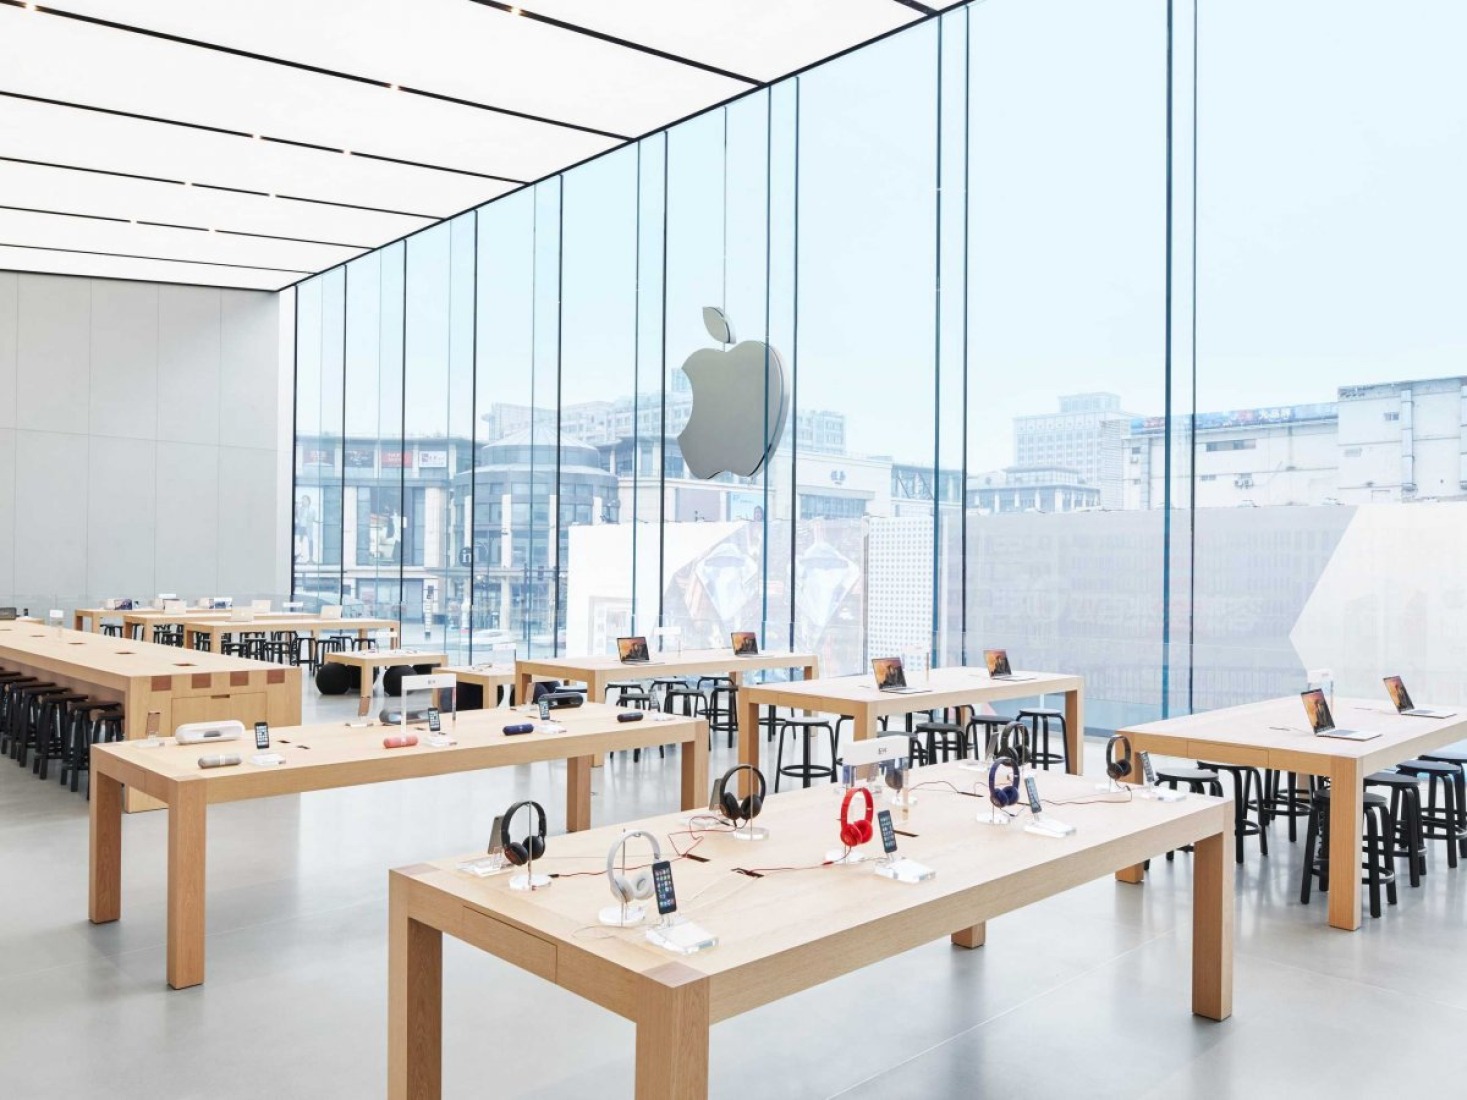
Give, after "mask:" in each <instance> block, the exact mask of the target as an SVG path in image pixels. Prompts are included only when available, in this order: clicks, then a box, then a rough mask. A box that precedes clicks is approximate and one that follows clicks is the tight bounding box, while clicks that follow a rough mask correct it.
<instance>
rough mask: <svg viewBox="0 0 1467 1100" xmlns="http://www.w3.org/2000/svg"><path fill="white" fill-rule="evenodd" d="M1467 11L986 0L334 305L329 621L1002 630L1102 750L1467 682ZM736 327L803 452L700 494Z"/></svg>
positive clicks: (560, 631)
mask: <svg viewBox="0 0 1467 1100" xmlns="http://www.w3.org/2000/svg"><path fill="white" fill-rule="evenodd" d="M1464 21H1467V15H1463V14H1462V13H1461V12H1459V11H1458V10H1457V8H1456V7H1455V6H1454V5H1452V4H1450V3H1448V2H1447V0H1422V2H1421V3H1418V4H1413V5H1410V6H1409V11H1403V12H1401V13H1398V16H1397V17H1395V18H1393V19H1392V21H1391V22H1390V25H1389V26H1383V25H1381V24H1380V22H1379V20H1378V19H1376V18H1374V16H1373V14H1372V9H1370V8H1369V7H1367V6H1364V5H1360V6H1358V7H1357V6H1352V5H1346V6H1343V7H1341V6H1340V5H1338V4H1329V5H1326V4H1325V3H1324V0H1306V2H1303V3H1300V4H1296V5H1293V6H1292V7H1291V8H1290V10H1289V11H1287V12H1282V11H1280V10H1279V9H1278V7H1277V5H1270V4H1265V3H1263V0H1242V2H1239V0H1233V2H1230V3H1226V4H1224V3H1220V2H1217V0H1145V2H1141V3H1135V2H1131V0H988V2H987V3H983V4H979V5H973V6H968V7H960V8H955V9H953V10H951V11H949V12H947V13H945V14H943V15H942V16H940V17H937V18H932V19H926V20H923V21H921V22H919V23H917V24H916V25H914V26H912V27H911V28H909V29H907V30H905V31H903V32H901V33H899V34H896V35H892V36H890V37H888V38H886V39H884V40H882V41H881V42H878V43H875V44H873V45H872V46H870V47H867V48H865V49H863V50H859V51H856V52H854V53H852V54H849V55H846V56H843V57H840V58H837V59H834V60H832V61H831V62H829V63H827V64H824V65H821V66H818V67H816V68H814V69H811V70H808V71H806V72H804V73H802V74H800V75H799V76H798V77H793V78H790V79H787V80H785V81H782V82H780V83H778V84H776V85H773V86H771V87H769V88H764V89H759V90H757V91H755V92H753V93H750V94H749V95H747V96H745V97H743V98H741V99H739V100H736V101H734V102H732V103H730V104H728V105H726V106H724V107H721V108H718V109H715V110H711V111H708V112H705V113H704V114H702V115H699V116H697V117H695V118H693V119H690V120H688V121H687V122H685V123H682V124H680V125H678V126H676V127H673V128H672V129H671V130H669V131H667V132H663V133H658V134H654V135H652V136H650V137H647V138H645V139H644V140H642V141H639V142H636V143H633V144H631V145H629V146H627V147H625V148H622V149H619V150H616V151H615V152H613V153H610V154H607V155H605V156H603V157H600V158H597V159H595V160H593V161H590V162H588V163H586V164H584V165H582V166H580V167H578V168H575V169H572V170H571V171H569V172H567V173H565V174H563V175H561V176H557V177H553V178H551V179H549V180H546V181H544V182H541V183H539V184H536V185H534V186H532V187H528V188H526V189H524V190H522V191H520V192H517V193H515V194H513V195H510V196H507V197H505V198H504V199H501V200H498V201H496V202H493V203H490V204H488V205H485V206H483V207H481V208H479V209H478V210H476V211H471V212H469V213H467V214H464V215H462V216H460V217H458V218H455V219H453V220H451V221H449V222H447V223H444V224H442V225H439V226H435V227H433V228H431V229H429V230H426V231H423V232H421V233H418V234H415V235H414V236H412V237H410V238H408V239H407V240H406V241H404V242H400V243H398V244H395V245H392V246H389V247H388V248H386V249H383V250H381V251H380V252H377V253H374V254H371V255H368V256H364V257H362V258H360V259H358V260H356V261H353V262H352V263H351V264H348V265H346V267H345V268H340V269H334V270H332V271H329V272H326V273H323V274H322V275H320V276H317V277H314V278H312V279H310V280H307V281H306V282H305V283H303V284H302V285H301V286H300V288H299V307H298V311H297V341H296V377H297V447H296V465H295V502H296V522H295V540H294V553H295V561H296V570H295V589H296V595H297V598H307V599H312V600H317V601H321V600H325V601H331V602H335V601H338V600H340V601H342V602H345V603H346V604H348V605H349V606H357V605H359V606H360V608H361V609H362V610H364V611H372V612H377V613H387V614H397V615H400V616H401V617H402V619H403V622H404V636H405V638H406V640H407V641H408V642H409V643H414V642H422V641H425V640H432V641H433V642H434V643H435V644H443V645H445V646H447V648H448V649H449V651H450V652H451V653H452V654H453V655H454V656H455V657H457V658H467V657H472V658H473V659H475V660H486V659H491V658H493V657H495V656H502V655H503V654H502V650H499V649H498V647H514V648H515V649H516V650H517V651H518V652H519V653H520V654H521V655H523V654H526V653H535V654H541V653H551V652H574V653H587V652H589V653H607V652H610V650H611V648H612V644H613V639H614V638H615V637H616V636H617V635H619V634H625V633H628V632H632V633H641V634H648V635H653V634H655V633H657V632H658V631H659V629H672V628H675V629H676V630H677V631H679V632H680V634H681V638H682V644H684V645H686V646H696V645H716V644H726V635H727V633H728V632H729V631H730V630H756V631H758V632H760V634H761V636H762V639H763V644H764V645H765V646H766V647H770V648H777V647H784V646H795V647H798V648H800V649H802V650H803V649H814V650H816V651H818V652H819V653H820V655H821V658H822V662H823V666H824V668H825V670H826V671H827V672H829V673H850V672H857V671H860V670H862V669H864V668H866V667H867V662H868V661H869V660H870V659H871V658H872V657H873V656H883V655H895V654H899V655H902V656H904V657H906V658H907V659H908V661H909V662H912V663H915V664H923V663H926V662H929V661H930V662H937V663H942V664H956V663H962V662H967V663H978V662H980V661H981V660H982V651H983V650H984V649H985V648H990V647H1004V648H1007V649H1008V650H1009V651H1010V653H1011V657H1012V660H1013V662H1014V663H1015V664H1016V665H1019V666H1024V667H1030V668H1052V669H1059V670H1063V671H1067V672H1074V673H1078V674H1080V675H1082V676H1084V677H1085V680H1086V688H1087V710H1088V718H1089V721H1090V724H1091V725H1092V726H1094V727H1100V728H1107V727H1112V728H1113V727H1114V726H1116V725H1119V724H1122V723H1124V722H1128V721H1136V720H1141V719H1145V718H1149V717H1155V716H1158V715H1160V714H1163V713H1178V712H1181V711H1185V710H1187V709H1191V708H1197V709H1200V708H1204V707H1214V706H1221V705H1228V704H1231V703H1237V702H1242V701H1246V700H1249V699H1257V698H1263V697H1267V696H1271V695H1277V694H1282V693H1286V692H1289V691H1293V690H1296V689H1297V688H1298V687H1299V686H1300V684H1301V682H1302V681H1303V679H1304V678H1305V674H1306V672H1307V671H1308V670H1310V669H1318V668H1331V669H1333V670H1334V672H1335V675H1336V678H1337V680H1338V682H1339V683H1340V685H1341V687H1342V688H1343V689H1347V690H1353V691H1357V692H1366V693H1378V691H1379V681H1378V677H1379V675H1381V674H1382V673H1383V672H1400V673H1402V674H1403V675H1406V676H1407V677H1408V679H1409V680H1410V681H1411V682H1412V683H1413V685H1415V684H1419V685H1420V688H1419V690H1418V694H1422V695H1424V696H1430V695H1433V694H1437V695H1441V696H1442V697H1449V696H1451V695H1453V694H1459V693H1460V692H1461V690H1462V685H1461V684H1460V683H1459V682H1458V681H1459V680H1460V679H1461V678H1462V675H1463V674H1462V673H1460V672H1459V671H1457V670H1458V669H1459V668H1461V667H1464V666H1467V662H1464V661H1462V660H1458V659H1457V651H1458V650H1459V649H1460V650H1464V651H1467V640H1462V639H1459V637H1458V636H1459V634H1461V632H1460V631H1458V630H1457V629H1456V626H1455V623H1456V618H1455V615H1454V612H1455V610H1456V608H1457V607H1458V606H1459V605H1461V604H1462V603H1463V601H1464V593H1463V591H1462V587H1463V586H1462V584H1461V583H1460V582H1459V581H1457V580H1456V579H1454V578H1456V577H1457V576H1458V575H1459V574H1460V571H1459V570H1455V569H1453V568H1452V567H1451V566H1452V563H1451V562H1449V561H1447V560H1445V555H1447V554H1449V553H1451V549H1450V548H1452V547H1454V546H1455V545H1457V543H1458V542H1459V541H1460V540H1457V539H1455V538H1454V537H1453V536H1455V534H1456V533H1457V531H1458V529H1459V528H1461V527H1462V526H1464V525H1467V519H1463V518H1462V517H1460V516H1459V515H1458V510H1459V509H1461V510H1463V511H1464V513H1467V502H1464V501H1463V488H1464V485H1467V460H1464V459H1463V457H1462V456H1463V455H1464V454H1467V378H1464V377H1463V375H1464V373H1467V372H1464V371H1463V370H1462V368H1461V366H1460V364H1461V363H1462V362H1464V361H1467V356H1464V354H1463V352H1464V350H1467V348H1464V344H1467V331H1464V327H1463V325H1462V324H1461V322H1460V320H1459V319H1458V314H1459V312H1460V311H1457V310H1454V309H1453V308H1452V303H1454V302H1456V301H1458V300H1460V299H1461V298H1462V296H1463V290H1464V289H1467V288H1464V286H1463V282H1464V280H1467V276H1464V275H1463V273H1462V269H1461V266H1460V265H1459V264H1456V263H1454V262H1453V261H1454V260H1455V257H1456V256H1458V255H1460V253H1461V252H1462V250H1463V249H1462V246H1463V245H1464V244H1467V214H1464V213H1463V211H1462V209H1461V205H1460V204H1458V203H1455V202H1453V201H1452V199H1453V198H1454V197H1455V195H1456V194H1458V193H1461V192H1462V190H1463V186H1462V185H1463V184H1464V183H1467V178H1464V177H1467V163H1464V161H1463V160H1462V158H1461V157H1460V156H1459V155H1457V153H1456V152H1455V147H1454V145H1453V144H1452V143H1451V142H1450V141H1446V140H1443V139H1444V136H1446V135H1453V134H1460V133H1462V132H1463V131H1464V129H1467V95H1464V94H1463V93H1464V92H1467V75H1464V73H1463V70H1462V69H1461V67H1460V66H1458V65H1455V64H1454V59H1453V57H1452V56H1451V55H1450V53H1449V50H1450V45H1449V44H1450V43H1451V42H1453V41H1455V40H1457V39H1458V38H1459V37H1460V34H1453V33H1451V32H1452V31H1453V30H1455V31H1457V32H1461V31H1463V30H1467V22H1464ZM1326 23H1327V24H1328V25H1329V26H1331V27H1332V34H1333V35H1334V37H1333V39H1332V42H1333V43H1334V46H1333V47H1332V48H1331V49H1330V50H1328V51H1320V50H1319V49H1317V48H1315V47H1316V45H1317V40H1316V38H1315V35H1316V32H1317V28H1318V26H1320V25H1324V24H1326ZM1395 56H1400V57H1404V56H1414V57H1416V58H1417V61H1416V62H1413V63H1412V64H1411V65H1410V66H1409V69H1407V68H1403V67H1402V66H1399V65H1397V66H1384V65H1375V64H1364V63H1362V61H1363V60H1366V59H1372V58H1374V59H1380V58H1385V57H1395ZM709 307H713V308H715V309H717V310H718V311H720V312H721V314H722V316H723V317H724V318H725V319H726V321H727V323H728V324H729V326H730V327H731V329H732V337H731V339H729V340H728V342H727V343H725V342H724V341H723V340H722V339H721V338H717V337H716V336H715V335H714V334H712V333H710V331H709V329H708V328H707V327H705V310H706V309H707V308H709ZM723 335H726V334H724V333H721V332H720V333H718V334H717V336H718V337H721V336H723ZM744 345H749V346H750V347H751V348H752V349H753V350H755V351H756V352H757V354H758V358H759V362H760V363H762V361H763V360H762V357H763V354H764V352H763V348H764V347H765V346H767V347H769V348H771V349H773V353H774V354H777V355H778V357H779V358H780V360H781V362H782V363H783V367H784V371H785V374H786V378H787V380H788V386H789V394H790V411H789V416H788V420H787V423H786V426H785V430H784V432H783V435H782V436H781V438H780V439H779V441H778V443H777V446H775V448H774V450H773V452H772V454H771V456H770V458H769V460H768V462H767V463H766V464H765V466H764V467H763V468H762V469H761V470H760V471H759V472H758V473H757V474H755V475H754V476H752V477H740V476H737V475H735V474H732V473H722V474H718V475H716V476H714V477H712V478H708V479H702V478H699V477H697V476H695V475H694V474H693V473H692V471H691V470H690V469H689V467H688V464H687V462H686V461H685V459H684V456H683V454H682V449H681V445H680V442H679V435H680V433H681V432H682V431H683V429H684V427H685V426H686V425H687V423H688V420H689V418H690V416H691V415H692V409H693V402H694V396H695V395H694V392H693V389H692V385H691V383H690V381H689V378H688V375H687V373H686V372H685V370H684V365H685V363H686V362H687V361H688V359H689V357H690V356H692V355H694V354H695V353H698V352H703V353H705V354H718V353H730V354H729V356H728V362H729V363H736V362H737V361H738V358H739V357H738V355H737V354H736V353H737V351H738V350H739V349H740V348H741V347H743V346H744ZM730 369H740V368H737V367H731V368H730ZM757 387H758V382H757V377H756V379H755V381H754V383H753V388H756V389H757ZM720 411H721V410H714V415H715V417H716V416H717V415H719V413H720ZM1410 504H1416V505H1421V506H1420V507H1407V505H1410ZM1427 654H1432V657H1431V658H1430V659H1428V657H1427ZM1463 655H1464V656H1467V653H1464V654H1463Z"/></svg>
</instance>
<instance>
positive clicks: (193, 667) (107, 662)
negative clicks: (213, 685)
mask: <svg viewBox="0 0 1467 1100" xmlns="http://www.w3.org/2000/svg"><path fill="white" fill-rule="evenodd" d="M6 654H13V655H16V656H20V655H26V656H30V657H37V658H44V659H45V660H46V661H47V662H49V663H50V664H51V665H52V666H53V667H54V668H55V669H56V670H58V671H62V670H68V669H69V670H72V671H73V672H74V673H76V674H78V675H81V674H90V675H94V676H95V677H98V678H99V679H98V682H99V683H111V684H117V685H120V684H121V683H123V682H124V681H127V680H131V679H134V678H137V677H152V676H185V675H187V676H194V675H203V674H213V673H229V672H254V671H258V670H261V669H267V668H274V667H277V666H273V665H266V664H263V663H261V662H260V661H247V660H244V659H243V658H241V657H224V656H221V655H219V654H217V653H194V652H185V651H184V650H181V649H179V648H178V647H177V646H167V645H156V644H154V643H152V642H140V641H135V640H133V639H131V638H113V637H109V636H107V635H105V634H94V633H92V632H91V631H86V630H64V629H62V630H58V629H57V628H56V627H50V626H40V625H33V624H28V623H20V622H17V623H0V658H3V656H5V655H6Z"/></svg>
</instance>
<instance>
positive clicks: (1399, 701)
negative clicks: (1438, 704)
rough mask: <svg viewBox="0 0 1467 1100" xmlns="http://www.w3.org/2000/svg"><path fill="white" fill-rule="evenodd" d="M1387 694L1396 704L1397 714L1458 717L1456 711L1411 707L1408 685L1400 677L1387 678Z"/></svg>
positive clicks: (1413, 716)
mask: <svg viewBox="0 0 1467 1100" xmlns="http://www.w3.org/2000/svg"><path fill="white" fill-rule="evenodd" d="M1385 686H1386V693H1387V694H1389V695H1390V697H1391V702H1392V703H1395V704H1396V713H1398V714H1409V715H1410V716H1411V717H1412V718H1452V717H1455V716H1456V713H1457V712H1456V711H1454V710H1437V709H1435V708H1434V707H1415V706H1412V705H1411V694H1410V692H1408V691H1407V690H1406V685H1405V684H1404V683H1402V682H1401V678H1400V677H1399V676H1387V677H1386V678H1385Z"/></svg>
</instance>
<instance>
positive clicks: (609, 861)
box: [606, 829, 662, 883]
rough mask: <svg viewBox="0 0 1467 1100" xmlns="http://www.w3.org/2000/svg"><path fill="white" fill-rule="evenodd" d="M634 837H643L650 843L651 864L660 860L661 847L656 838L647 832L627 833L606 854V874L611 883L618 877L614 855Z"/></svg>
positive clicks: (643, 830) (638, 830) (642, 830)
mask: <svg viewBox="0 0 1467 1100" xmlns="http://www.w3.org/2000/svg"><path fill="white" fill-rule="evenodd" d="M634 836H644V837H646V838H647V840H648V841H649V842H650V843H651V845H652V862H653V863H656V862H657V861H658V860H660V859H661V858H662V845H661V844H660V843H659V842H658V840H657V838H656V837H655V836H653V835H652V834H651V833H649V832H647V830H645V829H633V830H632V831H631V832H629V833H623V834H622V835H621V838H620V839H618V840H617V842H616V843H615V844H613V845H612V846H611V850H610V851H609V852H607V853H606V874H607V876H608V877H609V878H611V879H612V881H613V883H614V882H615V880H616V879H617V878H618V877H619V876H618V874H617V870H616V854H617V853H618V852H620V851H621V850H622V848H623V847H625V846H626V842H627V841H629V840H631V839H632V837H634Z"/></svg>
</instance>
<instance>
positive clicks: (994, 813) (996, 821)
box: [978, 806, 1013, 828]
mask: <svg viewBox="0 0 1467 1100" xmlns="http://www.w3.org/2000/svg"><path fill="white" fill-rule="evenodd" d="M1012 820H1013V818H1011V817H1009V815H1008V814H1006V813H1004V812H1003V811H1002V810H1000V809H999V808H998V807H997V806H994V807H992V808H990V809H989V810H988V811H986V812H985V813H980V814H979V815H978V824H979V825H997V826H999V827H1000V828H1002V827H1003V826H1006V825H1007V824H1008V823H1009V822H1010V821H1012Z"/></svg>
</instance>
